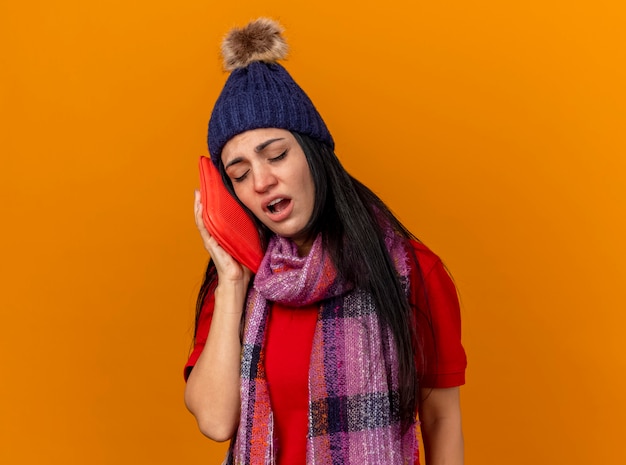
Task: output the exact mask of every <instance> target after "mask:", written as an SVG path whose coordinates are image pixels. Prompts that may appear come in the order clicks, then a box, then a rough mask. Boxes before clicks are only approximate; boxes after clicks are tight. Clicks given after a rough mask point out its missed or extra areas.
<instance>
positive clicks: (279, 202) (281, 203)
mask: <svg viewBox="0 0 626 465" xmlns="http://www.w3.org/2000/svg"><path fill="white" fill-rule="evenodd" d="M289 202H291V200H290V199H285V198H282V197H279V198H277V199H274V200H272V201H271V202H270V203H268V204H267V209H268V211H269V212H270V213H272V214H276V213H280V212H281V211H283V210H284V209H285V208H287V206H288V205H289Z"/></svg>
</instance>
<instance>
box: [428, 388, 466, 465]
mask: <svg viewBox="0 0 626 465" xmlns="http://www.w3.org/2000/svg"><path fill="white" fill-rule="evenodd" d="M459 391H460V389H459V388H458V387H452V388H433V389H422V390H421V395H422V399H423V400H422V402H421V405H420V409H419V417H420V422H421V429H422V438H423V440H424V453H425V457H426V465H462V464H463V430H462V427H461V401H460V392H459Z"/></svg>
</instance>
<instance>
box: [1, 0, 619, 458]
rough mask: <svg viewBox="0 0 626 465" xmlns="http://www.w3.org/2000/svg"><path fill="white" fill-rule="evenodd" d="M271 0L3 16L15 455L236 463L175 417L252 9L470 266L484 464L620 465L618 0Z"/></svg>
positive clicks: (387, 182)
mask: <svg viewBox="0 0 626 465" xmlns="http://www.w3.org/2000/svg"><path fill="white" fill-rule="evenodd" d="M259 3H262V4H263V5H264V6H263V7H258V6H254V5H256V4H257V2H251V1H247V0H242V1H240V2H237V6H236V7H230V6H227V5H231V3H230V2H214V1H199V0H188V1H185V2H165V1H160V0H157V1H150V2H148V1H144V0H139V1H137V2H127V1H121V0H112V1H108V2H84V1H80V2H79V1H75V0H59V1H55V2H44V1H31V2H17V1H13V2H11V1H4V2H2V3H0V44H2V45H0V47H2V50H1V53H0V112H1V118H2V121H1V124H0V155H1V165H0V178H1V179H0V193H1V195H2V200H3V201H2V210H1V211H2V229H1V234H2V236H1V245H2V260H1V261H0V263H1V265H0V270H1V273H2V292H1V293H0V312H1V313H0V318H1V322H2V323H1V324H0V367H1V369H2V376H1V377H0V390H1V396H0V463H6V464H39V463H45V464H64V465H70V464H81V465H82V464H94V465H98V464H137V463H150V464H174V463H192V462H194V461H196V462H197V463H218V462H219V460H218V458H217V457H220V456H221V453H222V450H223V446H220V445H215V444H213V443H211V442H210V441H208V440H205V439H203V438H202V436H201V435H200V433H199V432H198V431H197V429H196V426H195V424H194V422H193V419H192V417H191V415H189V414H188V413H187V412H186V410H185V408H184V405H183V401H182V393H183V381H182V365H183V364H184V361H185V359H186V355H187V351H188V348H189V344H190V331H191V326H192V313H193V303H194V298H195V293H196V292H197V290H198V287H199V284H200V279H201V273H202V269H203V266H204V264H205V262H206V255H205V253H204V252H203V249H202V246H201V243H200V240H199V239H198V237H197V235H196V232H195V230H194V225H193V219H192V198H193V195H192V192H193V189H194V187H195V186H197V173H196V161H197V157H198V156H199V155H201V154H204V153H205V151H206V149H205V142H204V138H205V131H206V123H207V120H208V116H209V112H210V109H211V105H212V103H213V101H214V100H215V98H216V96H217V93H218V92H219V89H220V88H221V85H222V83H223V81H224V79H225V75H224V74H222V73H221V71H220V64H219V61H218V41H219V39H220V37H221V35H222V34H223V33H224V32H225V31H226V30H227V29H228V28H229V27H230V26H232V25H235V24H242V23H244V22H245V21H247V20H248V19H250V18H253V17H256V16H258V15H260V14H264V15H272V16H275V17H278V18H279V19H280V20H282V22H283V23H284V25H285V26H286V27H287V37H288V39H289V41H290V43H291V45H292V54H291V58H290V60H289V62H288V68H289V70H290V71H291V72H292V74H293V75H294V76H295V77H296V79H297V80H298V81H299V82H300V84H301V85H302V86H303V87H304V88H305V89H306V90H307V91H308V92H309V94H310V95H311V97H312V99H313V100H314V101H315V102H316V104H317V106H318V107H319V109H320V111H321V112H322V114H323V115H324V116H325V118H326V120H327V123H328V125H329V126H330V128H331V129H332V131H333V134H334V136H335V139H336V141H337V151H338V154H339V156H340V157H341V158H342V159H343V160H344V162H345V164H346V166H347V167H348V169H349V170H350V171H351V172H352V173H353V174H355V175H356V176H357V177H359V178H360V179H362V180H363V181H364V182H366V184H369V185H370V186H371V187H373V188H374V189H375V190H376V191H377V192H378V193H379V194H380V195H381V196H382V197H383V198H384V199H385V200H386V201H387V202H388V203H389V204H390V205H391V206H392V208H393V209H394V210H395V211H396V212H397V213H398V215H399V216H400V217H401V219H402V220H403V221H405V223H406V224H407V225H408V226H409V227H410V228H411V229H412V230H413V231H414V232H415V233H416V234H417V235H418V236H419V237H421V238H422V239H423V240H424V241H425V242H426V243H427V244H429V245H430V246H431V247H432V248H433V249H435V251H437V252H438V253H439V254H440V255H441V256H442V257H443V258H444V260H445V261H446V263H447V264H448V266H449V268H450V269H451V270H452V272H453V274H454V277H455V280H456V282H457V283H458V286H459V288H460V292H461V297H462V303H463V318H464V330H465V333H464V334H465V344H466V348H467V351H468V354H469V359H470V366H469V370H468V376H467V380H468V384H467V386H466V387H464V388H463V402H464V421H465V431H466V443H467V456H468V457H467V464H469V465H474V464H475V465H478V464H481V465H487V464H494V465H495V464H498V465H500V464H503V463H506V464H510V465H516V464H531V463H533V464H535V463H536V464H555V463H568V464H588V463H626V450H625V449H624V447H623V444H622V443H623V440H622V438H623V435H624V433H625V432H626V431H625V428H624V418H625V414H626V407H625V403H624V401H623V398H624V397H623V393H624V392H625V391H626V380H625V376H624V369H625V368H626V357H624V353H625V349H626V344H625V343H624V336H623V331H624V327H625V326H626V316H625V313H626V312H624V310H625V304H624V296H623V291H624V287H625V283H626V279H625V278H626V272H625V271H624V270H625V268H624V263H625V262H626V248H625V246H624V237H626V224H625V223H626V221H625V219H624V218H625V216H626V215H625V211H624V210H625V208H624V202H625V200H626V187H625V186H626V182H625V179H626V178H625V176H624V175H625V174H626V169H625V168H626V166H625V165H626V161H625V160H626V140H625V139H626V136H625V134H626V110H625V108H626V97H625V92H624V82H626V67H625V65H624V63H626V61H625V59H626V56H625V52H624V44H625V43H626V37H625V33H624V27H623V25H624V21H625V19H626V18H625V15H624V8H623V7H622V6H621V5H623V2H619V1H617V0H616V1H613V2H610V1H602V0H599V1H595V2H590V1H589V2H582V1H579V2H566V1H563V0H561V1H558V0H555V1H552V2H545V1H539V0H529V1H527V2H501V1H496V0H479V1H477V2H466V1H456V0H453V1H451V2H444V3H441V2H413V1H409V0H405V1H395V2H394V1H391V2H374V1H362V2H360V3H356V2H355V3H349V2H336V1H333V2H331V1H325V0H318V1H317V2H315V4H314V7H312V6H302V5H304V4H303V3H301V2H294V1H286V0H284V1H275V0H267V1H265V2H259ZM346 5H349V6H346ZM238 12H245V13H238ZM211 457H213V458H211Z"/></svg>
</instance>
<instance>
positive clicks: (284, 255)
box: [224, 233, 418, 465]
mask: <svg viewBox="0 0 626 465" xmlns="http://www.w3.org/2000/svg"><path fill="white" fill-rule="evenodd" d="M386 245H387V248H388V250H389V252H390V254H391V256H392V258H393V260H394V263H395V265H396V269H397V271H398V274H399V277H400V279H401V281H402V282H403V284H405V289H406V290H407V292H408V276H409V267H408V261H407V257H406V252H405V249H404V247H403V244H402V241H401V240H400V239H399V238H397V237H396V236H395V235H393V234H392V233H389V234H388V237H387V239H386ZM270 302H281V303H283V304H286V305H289V306H295V307H297V306H304V305H310V304H313V303H316V302H319V303H320V305H321V307H320V312H319V316H318V319H317V323H316V328H315V334H314V337H313V347H312V351H311V359H310V366H309V426H308V434H307V451H306V463H307V465H332V464H342V465H368V464H372V465H373V464H376V465H381V464H385V465H394V464H402V465H413V463H414V462H415V460H416V457H417V446H418V443H417V440H416V436H415V433H416V430H415V424H413V425H411V427H410V428H409V429H408V430H407V431H406V432H405V433H404V434H402V432H401V424H400V414H399V393H398V363H397V352H396V349H395V345H394V341H393V336H392V335H391V332H390V331H389V330H388V329H386V328H383V329H381V327H380V325H379V320H378V315H377V312H376V308H375V306H374V303H373V299H372V297H371V295H369V294H368V293H365V292H363V291H361V290H359V289H353V288H352V286H350V285H349V284H346V283H342V282H339V280H338V279H337V273H336V271H335V268H334V266H333V264H332V262H331V260H330V258H329V257H328V255H327V254H326V253H325V252H324V250H323V247H322V240H321V237H320V236H318V237H317V238H316V240H315V241H314V243H313V246H312V248H311V251H310V252H309V254H308V255H307V256H306V257H299V256H298V251H297V246H296V245H295V244H294V243H293V242H292V241H290V240H288V239H285V238H281V237H278V236H275V237H273V238H272V239H271V240H270V243H269V246H268V250H267V252H266V254H265V257H264V259H263V261H262V263H261V265H260V268H259V271H258V273H257V275H256V277H255V280H254V285H253V289H251V291H250V293H249V295H248V299H247V303H246V318H245V326H244V336H243V348H242V362H241V418H240V421H239V427H238V431H237V433H236V436H235V438H233V440H232V441H231V446H230V450H229V452H228V456H227V457H226V460H225V461H224V463H225V464H228V465H231V464H232V465H270V464H275V463H276V448H275V445H274V434H273V429H274V425H273V416H272V409H271V405H270V397H269V392H268V386H267V380H266V377H265V363H264V359H265V349H264V346H265V344H264V343H265V332H266V329H267V324H268V314H269V307H270Z"/></svg>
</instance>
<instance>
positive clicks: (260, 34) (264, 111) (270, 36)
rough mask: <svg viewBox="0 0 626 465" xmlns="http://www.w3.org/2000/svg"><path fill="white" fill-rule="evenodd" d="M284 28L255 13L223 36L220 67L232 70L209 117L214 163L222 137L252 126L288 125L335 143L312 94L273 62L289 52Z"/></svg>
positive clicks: (297, 130)
mask: <svg viewBox="0 0 626 465" xmlns="http://www.w3.org/2000/svg"><path fill="white" fill-rule="evenodd" d="M282 32H283V28H282V27H281V26H280V25H279V24H278V23H277V22H275V21H273V20H271V19H266V18H259V19H257V20H255V21H252V22H251V23H249V24H248V25H247V26H245V27H244V28H243V29H233V30H231V31H230V32H229V33H228V35H227V36H226V38H225V39H224V42H223V43H222V55H223V57H224V67H225V68H226V70H227V71H231V74H230V76H229V77H228V79H227V80H226V84H224V89H222V93H221V94H220V96H219V98H218V99H217V102H216V103H215V107H214V108H213V112H212V114H211V119H210V120H209V136H208V142H209V153H210V154H211V160H212V161H213V163H214V164H215V166H218V162H219V160H220V157H221V154H222V149H223V148H224V145H225V144H226V142H228V141H229V140H230V139H231V138H233V137H234V136H236V135H237V134H240V133H242V132H245V131H248V130H250V129H258V128H280V129H287V130H289V131H295V132H299V133H301V134H306V135H308V136H310V137H312V138H314V139H318V140H319V141H321V142H323V143H325V144H327V145H328V146H330V147H331V148H334V146H335V143H334V141H333V138H332V136H331V135H330V132H329V131H328V128H327V127H326V124H324V120H322V117H321V116H320V114H319V113H318V112H317V110H316V109H315V106H314V105H313V102H311V99H309V97H308V96H307V95H306V93H305V92H304V91H303V90H302V89H301V88H300V86H299V85H298V84H296V82H295V81H294V80H293V78H292V77H291V76H290V75H289V73H288V72H287V70H286V69H285V68H283V67H282V66H281V65H279V64H278V63H277V61H278V60H281V59H283V58H285V56H286V55H287V43H286V42H285V40H284V39H283V37H282V36H281V33H282Z"/></svg>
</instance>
